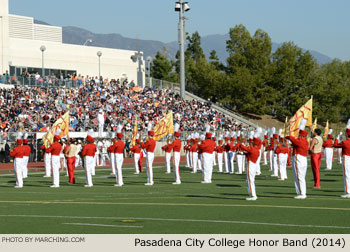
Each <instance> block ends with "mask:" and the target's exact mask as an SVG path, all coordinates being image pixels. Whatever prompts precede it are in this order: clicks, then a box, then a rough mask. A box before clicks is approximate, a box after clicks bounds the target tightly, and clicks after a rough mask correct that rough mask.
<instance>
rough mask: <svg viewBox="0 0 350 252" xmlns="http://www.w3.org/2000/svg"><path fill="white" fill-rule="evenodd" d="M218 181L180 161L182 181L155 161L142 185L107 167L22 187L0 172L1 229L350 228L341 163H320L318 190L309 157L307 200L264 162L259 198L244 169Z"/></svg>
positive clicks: (37, 179) (35, 179) (39, 177)
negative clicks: (251, 195) (88, 180)
mask: <svg viewBox="0 0 350 252" xmlns="http://www.w3.org/2000/svg"><path fill="white" fill-rule="evenodd" d="M216 171H217V167H214V174H213V183H212V184H201V183H200V181H201V178H202V174H201V173H198V174H191V173H190V170H189V169H187V168H184V167H182V170H181V174H182V184H181V185H172V182H173V181H174V180H173V175H172V174H165V173H164V172H165V168H164V167H155V169H154V178H155V184H154V186H152V187H146V186H144V183H145V182H146V174H145V173H143V174H140V175H134V174H133V170H132V169H130V168H128V169H124V170H123V175H124V183H125V185H124V186H123V187H121V188H120V187H114V186H113V185H114V184H115V179H114V178H111V177H109V173H110V171H109V170H107V169H104V170H103V169H102V170H98V171H97V174H96V176H95V177H94V178H93V180H94V187H92V188H84V187H83V185H84V179H85V177H84V173H83V172H82V171H78V172H77V184H76V185H74V186H70V185H68V184H66V181H67V177H65V176H64V175H63V174H61V187H60V188H57V189H54V188H49V185H50V184H51V183H50V182H51V179H50V178H49V179H48V178H43V173H34V174H30V177H29V178H28V179H26V180H25V183H24V185H25V187H24V188H23V189H14V188H13V186H14V183H15V180H14V175H13V174H0V223H1V225H0V233H3V234H17V233H25V234H27V233H28V234H35V233H39V234H50V233H57V234H79V233H82V234H84V233H86V234H101V233H102V234H112V233H121V234H123V233H139V234H149V233H151V234H154V233H156V234H158V233H177V234H186V233H200V234H206V233H208V234H216V233H241V234H249V233H338V234H339V233H350V221H349V220H350V199H342V198H340V197H339V196H340V195H342V194H344V189H343V188H344V187H343V176H342V170H341V166H340V165H338V164H336V161H334V168H333V170H332V171H324V160H323V164H322V167H321V185H322V189H319V190H314V189H312V187H313V177H312V171H311V167H310V165H309V166H308V173H307V194H308V198H307V199H306V200H296V199H294V198H293V197H294V196H295V195H296V194H295V188H294V182H293V174H292V170H291V168H288V180H287V181H278V180H277V179H276V178H273V177H271V176H270V174H271V173H270V171H268V167H267V166H262V171H263V173H262V175H261V176H258V177H257V178H256V188H257V194H258V200H257V201H255V202H254V201H246V200H245V198H246V197H247V196H248V193H247V186H246V177H245V175H231V174H219V173H216Z"/></svg>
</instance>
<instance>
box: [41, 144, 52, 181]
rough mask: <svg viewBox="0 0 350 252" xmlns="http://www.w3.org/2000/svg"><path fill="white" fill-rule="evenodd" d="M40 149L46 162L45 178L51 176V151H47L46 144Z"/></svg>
mask: <svg viewBox="0 0 350 252" xmlns="http://www.w3.org/2000/svg"><path fill="white" fill-rule="evenodd" d="M40 150H42V152H43V156H44V164H45V175H44V178H49V177H51V153H48V152H46V147H45V145H42V146H41V147H40Z"/></svg>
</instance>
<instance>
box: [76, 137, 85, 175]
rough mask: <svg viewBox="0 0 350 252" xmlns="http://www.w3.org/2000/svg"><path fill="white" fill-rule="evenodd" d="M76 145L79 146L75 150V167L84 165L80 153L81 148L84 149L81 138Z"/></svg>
mask: <svg viewBox="0 0 350 252" xmlns="http://www.w3.org/2000/svg"><path fill="white" fill-rule="evenodd" d="M76 146H77V150H76V152H75V168H76V167H79V166H82V162H81V158H80V155H79V153H81V150H82V149H83V147H82V146H81V140H78V143H77V145H76Z"/></svg>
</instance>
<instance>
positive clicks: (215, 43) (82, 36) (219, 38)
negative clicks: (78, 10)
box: [34, 20, 333, 64]
mask: <svg viewBox="0 0 350 252" xmlns="http://www.w3.org/2000/svg"><path fill="white" fill-rule="evenodd" d="M34 22H35V23H36V24H45V25H49V24H48V23H46V22H43V21H39V20H35V21H34ZM62 36H63V43H66V44H77V45H83V44H84V43H85V42H86V41H87V40H88V39H91V40H92V42H91V43H88V44H87V46H97V47H106V48H114V49H125V50H135V51H137V50H140V51H142V52H143V53H144V58H145V59H146V58H147V57H148V56H151V57H153V56H154V55H155V54H156V53H157V52H158V51H160V52H165V53H166V55H167V56H168V58H169V59H171V60H174V59H175V55H176V52H177V51H178V48H179V46H178V43H177V42H176V41H175V42H171V43H163V42H161V41H156V40H141V39H133V38H127V37H123V36H122V35H120V34H117V33H111V34H96V33H93V32H90V31H88V30H85V29H82V28H78V27H74V26H66V27H62ZM228 39H229V34H225V35H219V34H216V35H208V36H203V37H202V38H201V45H202V48H203V51H204V53H205V55H206V56H207V57H209V54H210V52H211V51H212V50H215V51H216V54H217V56H218V57H219V59H220V61H221V62H223V63H225V62H226V58H227V57H228V53H227V52H226V40H228ZM280 45H281V44H278V43H274V42H273V43H272V51H273V52H275V51H276V49H277V48H278V47H279V46H280ZM303 50H304V51H306V50H305V49H303ZM309 52H310V53H311V54H312V56H313V57H314V58H315V59H316V60H317V62H318V63H319V64H324V63H329V62H331V61H332V60H333V59H332V58H331V57H328V56H327V55H324V54H322V53H320V52H317V51H313V50H309Z"/></svg>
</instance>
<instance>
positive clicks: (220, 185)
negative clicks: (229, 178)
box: [216, 184, 242, 188]
mask: <svg viewBox="0 0 350 252" xmlns="http://www.w3.org/2000/svg"><path fill="white" fill-rule="evenodd" d="M216 186H218V187H225V188H227V187H230V188H232V187H242V186H240V185H226V184H217V185H216Z"/></svg>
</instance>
